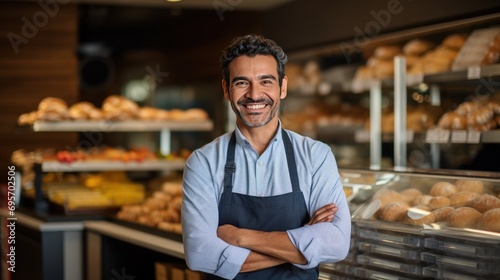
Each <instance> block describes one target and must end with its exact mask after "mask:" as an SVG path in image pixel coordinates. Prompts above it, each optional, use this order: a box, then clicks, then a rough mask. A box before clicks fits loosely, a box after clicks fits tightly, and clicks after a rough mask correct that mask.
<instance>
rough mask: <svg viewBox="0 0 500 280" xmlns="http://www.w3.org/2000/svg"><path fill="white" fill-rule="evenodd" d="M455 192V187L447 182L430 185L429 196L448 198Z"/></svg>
mask: <svg viewBox="0 0 500 280" xmlns="http://www.w3.org/2000/svg"><path fill="white" fill-rule="evenodd" d="M456 192H457V187H456V186H455V185H453V184H452V183H449V182H444V181H443V182H437V183H435V184H434V185H432V187H431V190H430V191H429V194H430V195H432V196H445V197H450V196H452V195H453V194H455V193H456Z"/></svg>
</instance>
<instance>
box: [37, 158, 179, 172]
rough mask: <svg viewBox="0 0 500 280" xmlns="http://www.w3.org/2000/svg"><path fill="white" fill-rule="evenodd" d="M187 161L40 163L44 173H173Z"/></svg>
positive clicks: (52, 161) (53, 161)
mask: <svg viewBox="0 0 500 280" xmlns="http://www.w3.org/2000/svg"><path fill="white" fill-rule="evenodd" d="M184 164H185V160H183V159H175V160H161V159H158V160H145V161H141V162H138V161H130V162H123V161H114V160H99V161H92V160H85V161H76V162H72V163H63V162H59V161H55V160H51V161H44V162H42V163H40V170H41V171H42V172H91V171H118V170H121V171H172V170H180V169H182V168H183V167H184Z"/></svg>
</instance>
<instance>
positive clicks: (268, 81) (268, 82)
mask: <svg viewBox="0 0 500 280" xmlns="http://www.w3.org/2000/svg"><path fill="white" fill-rule="evenodd" d="M262 83H263V84H265V85H271V84H272V83H273V81H271V80H264V81H262Z"/></svg>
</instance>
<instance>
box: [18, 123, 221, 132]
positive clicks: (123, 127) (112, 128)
mask: <svg viewBox="0 0 500 280" xmlns="http://www.w3.org/2000/svg"><path fill="white" fill-rule="evenodd" d="M213 127H214V125H213V122H212V121H211V120H204V121H140V120H129V121H57V122H47V121H35V122H34V123H33V125H32V126H23V127H21V128H24V129H27V130H28V131H30V130H31V131H33V132H82V131H92V132H96V131H97V132H146V131H163V130H171V131H210V130H212V129H213Z"/></svg>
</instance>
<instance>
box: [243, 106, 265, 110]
mask: <svg viewBox="0 0 500 280" xmlns="http://www.w3.org/2000/svg"><path fill="white" fill-rule="evenodd" d="M264 107H266V105H250V106H247V108H248V109H251V110H257V109H262V108H264Z"/></svg>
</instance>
